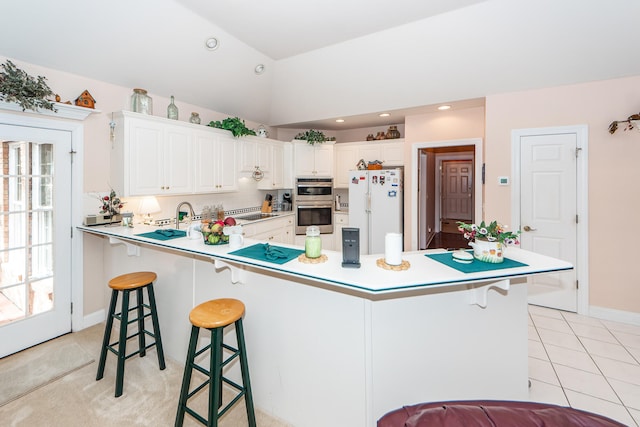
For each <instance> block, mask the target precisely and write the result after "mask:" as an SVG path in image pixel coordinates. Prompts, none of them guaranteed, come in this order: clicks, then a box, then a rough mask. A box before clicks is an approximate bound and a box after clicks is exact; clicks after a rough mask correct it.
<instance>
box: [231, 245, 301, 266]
mask: <svg viewBox="0 0 640 427" xmlns="http://www.w3.org/2000/svg"><path fill="white" fill-rule="evenodd" d="M268 250H270V252H271V254H272V255H271V256H267V251H268ZM302 253H304V251H303V250H300V249H290V248H284V247H282V246H273V245H269V244H268V243H256V244H255V245H251V246H247V247H246V248H242V249H238V250H237V251H233V252H229V255H236V256H243V257H246V258H252V259H257V260H260V261H266V262H272V263H274V264H284V263H286V262H289V261H291V260H292V259H294V258H298V256H299V255H300V254H302Z"/></svg>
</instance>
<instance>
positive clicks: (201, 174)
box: [194, 132, 218, 193]
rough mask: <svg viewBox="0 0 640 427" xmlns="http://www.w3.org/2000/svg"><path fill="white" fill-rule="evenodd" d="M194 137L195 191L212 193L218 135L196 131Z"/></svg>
mask: <svg viewBox="0 0 640 427" xmlns="http://www.w3.org/2000/svg"><path fill="white" fill-rule="evenodd" d="M194 139H195V149H194V151H195V154H194V156H195V162H194V166H195V192H196V193H213V192H215V191H216V184H217V180H216V172H217V171H216V169H217V158H218V155H217V154H218V153H217V152H216V151H217V147H218V136H217V135H211V134H207V133H199V132H198V133H196V134H195V137H194Z"/></svg>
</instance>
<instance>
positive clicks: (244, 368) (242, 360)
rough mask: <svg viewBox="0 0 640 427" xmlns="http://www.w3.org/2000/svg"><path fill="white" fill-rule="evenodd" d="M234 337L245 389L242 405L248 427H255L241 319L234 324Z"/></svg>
mask: <svg viewBox="0 0 640 427" xmlns="http://www.w3.org/2000/svg"><path fill="white" fill-rule="evenodd" d="M235 323H236V325H235V326H236V336H237V337H238V350H240V371H241V373H242V385H243V387H244V389H245V394H244V403H245V406H246V408H247V420H248V421H249V426H250V427H256V414H255V411H254V408H253V395H252V394H251V382H250V381H249V363H248V361H247V347H246V345H245V342H244V327H243V326H242V318H240V319H238V320H237V321H236V322H235Z"/></svg>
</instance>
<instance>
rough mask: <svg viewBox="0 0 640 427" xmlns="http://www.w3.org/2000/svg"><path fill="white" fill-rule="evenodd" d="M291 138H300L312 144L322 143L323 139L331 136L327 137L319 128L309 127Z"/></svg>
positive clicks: (328, 139)
mask: <svg viewBox="0 0 640 427" xmlns="http://www.w3.org/2000/svg"><path fill="white" fill-rule="evenodd" d="M293 139H301V140H305V141H307V143H309V144H311V145H313V144H322V143H323V142H325V141H330V140H331V138H328V137H326V136H325V135H324V133H322V131H319V130H313V129H309V130H308V131H306V132H300V133H299V134H297V135H296V136H295V137H294V138H293Z"/></svg>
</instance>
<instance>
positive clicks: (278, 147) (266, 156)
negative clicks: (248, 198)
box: [239, 136, 292, 190]
mask: <svg viewBox="0 0 640 427" xmlns="http://www.w3.org/2000/svg"><path fill="white" fill-rule="evenodd" d="M291 161H292V159H291V144H290V143H288V142H284V141H278V140H275V139H268V138H261V137H252V136H248V137H245V138H242V140H241V141H240V161H239V170H240V172H241V173H243V174H247V175H250V176H251V175H252V174H253V173H254V172H255V171H256V170H259V171H260V172H262V174H263V177H262V179H261V180H260V181H258V189H260V190H277V189H283V188H291V182H292V179H291V178H290V175H291V173H290V171H291V168H290V167H287V166H288V165H290V164H291Z"/></svg>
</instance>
